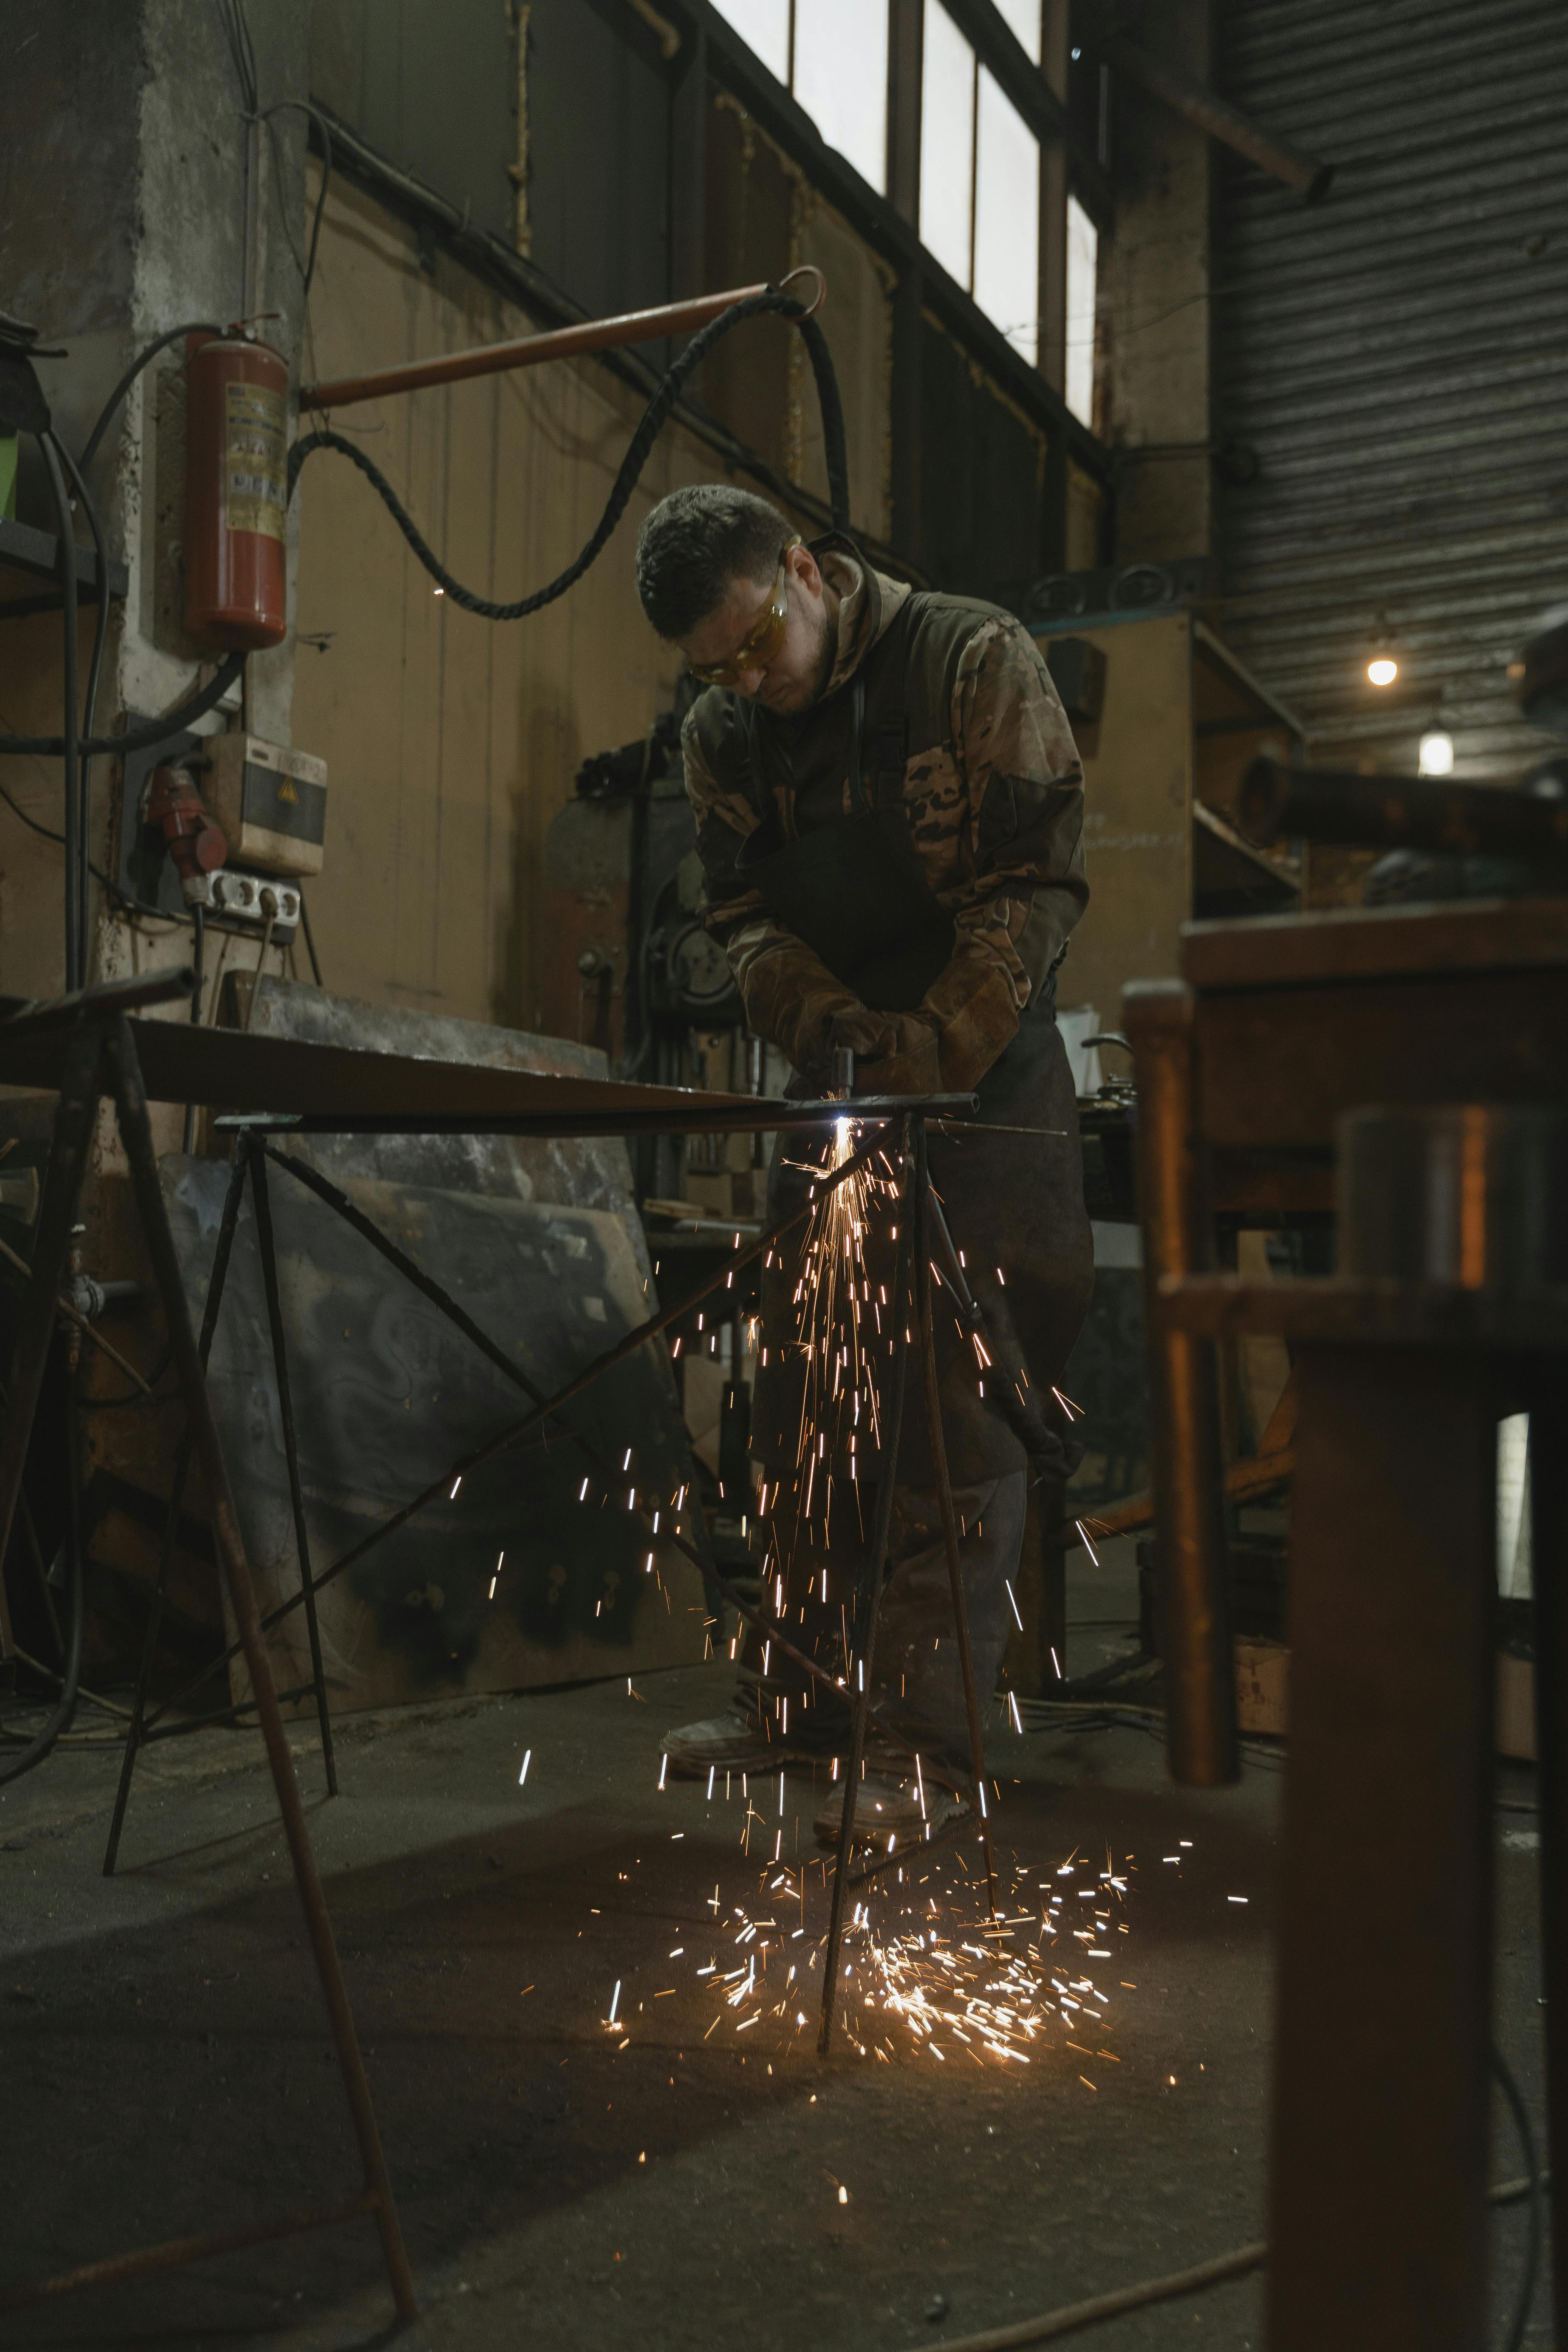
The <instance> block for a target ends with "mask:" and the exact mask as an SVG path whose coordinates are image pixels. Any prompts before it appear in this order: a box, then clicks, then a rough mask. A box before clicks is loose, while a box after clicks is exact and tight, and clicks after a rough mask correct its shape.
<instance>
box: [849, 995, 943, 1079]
mask: <svg viewBox="0 0 1568 2352" xmlns="http://www.w3.org/2000/svg"><path fill="white" fill-rule="evenodd" d="M879 1017H880V1018H881V1019H882V1020H884V1021H885V1022H887V1024H888V1026H889V1031H890V1033H891V1034H890V1035H889V1041H888V1045H887V1046H886V1048H885V1049H884V1051H883V1052H882V1053H881V1054H879V1055H876V1056H875V1057H872V1058H868V1059H867V1060H864V1061H862V1060H861V1059H860V1057H859V1056H858V1055H857V1056H856V1061H855V1091H856V1093H857V1094H858V1095H935V1094H941V1093H942V1091H943V1086H944V1081H943V1078H942V1059H941V1043H940V1040H939V1038H938V1035H937V1032H936V1027H935V1024H933V1023H932V1022H931V1020H929V1019H928V1018H927V1017H926V1016H925V1015H924V1014H923V1013H897V1014H888V1013H884V1014H882V1015H880V1016H879Z"/></svg>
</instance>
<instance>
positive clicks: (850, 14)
mask: <svg viewBox="0 0 1568 2352" xmlns="http://www.w3.org/2000/svg"><path fill="white" fill-rule="evenodd" d="M715 5H716V6H717V8H718V11H719V14H720V15H721V16H722V17H724V18H725V19H726V20H727V21H728V22H729V23H730V24H731V25H733V26H734V27H735V30H736V31H737V32H738V33H739V34H740V35H741V37H742V39H743V40H744V41H745V42H746V43H747V45H748V47H751V48H752V49H754V50H755V51H756V53H757V56H758V57H759V58H761V59H762V61H763V64H764V65H765V66H766V67H767V68H768V69H769V71H770V72H772V73H774V74H776V75H777V76H778V78H779V79H780V81H782V82H784V84H785V85H786V86H787V87H788V89H791V90H792V91H793V92H794V94H795V98H796V99H797V100H799V102H800V104H801V106H802V107H803V108H804V109H805V111H806V113H807V114H809V115H810V117H811V119H812V121H814V122H815V123H816V127H817V129H818V130H819V131H821V133H822V136H823V138H824V139H825V140H826V143H827V144H828V146H829V147H836V148H837V150H838V152H839V153H840V154H841V155H842V156H844V157H845V159H846V160H847V162H848V163H853V165H854V166H855V169H856V170H857V171H858V173H859V174H860V176H861V178H862V179H863V180H868V181H869V183H870V184H871V186H872V187H874V188H875V189H876V191H877V194H879V195H883V194H886V193H887V184H888V0H715Z"/></svg>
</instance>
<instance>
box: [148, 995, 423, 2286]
mask: <svg viewBox="0 0 1568 2352" xmlns="http://www.w3.org/2000/svg"><path fill="white" fill-rule="evenodd" d="M110 1056H111V1061H112V1072H113V1081H114V1097H115V1104H116V1108H117V1110H118V1112H119V1118H120V1131H121V1140H122V1142H123V1144H124V1147H125V1152H126V1157H127V1159H128V1160H129V1161H130V1163H131V1177H132V1186H133V1188H134V1190H135V1194H136V1200H137V1205H138V1207H139V1209H140V1211H141V1214H142V1228H143V1232H144V1234H145V1237H146V1242H147V1248H148V1254H149V1255H150V1256H151V1258H152V1261H153V1278H154V1281H155V1282H156V1285H157V1287H158V1289H159V1291H160V1292H161V1294H162V1297H163V1312H164V1314H165V1316H166V1318H167V1319H168V1328H169V1339H170V1342H171V1345H172V1348H173V1350H174V1361H175V1364H176V1366H177V1368H178V1371H179V1377H180V1384H181V1386H182V1388H183V1389H184V1392H185V1409H186V1412H187V1413H188V1414H189V1416H190V1425H191V1431H192V1436H193V1440H194V1446H195V1457H196V1460H197V1461H198V1463H199V1464H200V1465H201V1469H202V1475H203V1477H204V1479H205V1484H206V1487H207V1493H208V1496H209V1501H210V1507H211V1511H212V1521H213V1533H214V1537H215V1539H216V1548H217V1553H218V1559H219V1561H220V1563H221V1565H222V1569H223V1572H224V1575H225V1578H226V1582H227V1585H228V1590H229V1599H230V1601H231V1603H232V1606H233V1609H234V1613H235V1616H236V1619H237V1622H238V1625H239V1630H240V1640H241V1643H242V1645H243V1648H244V1651H245V1656H246V1663H247V1666H248V1667H249V1670H250V1679H251V1686H252V1689H253V1691H254V1693H255V1696H256V1703H257V1714H258V1717H259V1720H260V1725H261V1733H262V1738H263V1739H264V1740H265V1742H266V1746H267V1759H268V1765H269V1766H270V1768H271V1772H272V1780H273V1786H274V1788H275V1789H276V1790H277V1793H278V1806H279V1811H280V1813H281V1814H282V1817H283V1828H284V1834H285V1836H286V1837H287V1839H288V1842H289V1859H290V1861H291V1862H292V1864H293V1868H294V1878H295V1884H296V1885H297V1886H298V1888H299V1890H300V1907H301V1909H302V1910H303V1912H304V1915H305V1925H306V1929H307V1932H308V1933H309V1935H310V1944H311V1948H312V1950H313V1953H314V1956H315V1961H316V1970H317V1974H318V1976H319V1978H320V1979H321V1993H322V1998H323V2000H324V2001H325V2004H326V2009H327V2016H328V2020H329V2022H330V2024H331V2035H332V2043H333V2047H334V2049H335V2051H336V2053H337V2059H338V2064H339V2066H340V2068H341V2069H342V2077H343V2089H344V2093H345V2095H346V2096H347V2099H348V2104H349V2111H350V2114H351V2115H352V2116H353V2126H354V2133H355V2137H356V2138H357V2139H358V2142H359V2149H360V2158H361V2162H362V2164H363V2168H364V2185H365V2190H366V2193H367V2195H368V2196H370V2197H371V2198H373V2199H374V2206H375V2218H376V2226H377V2228H378V2230H379V2231H380V2233H381V2246H382V2257H383V2260H384V2263H385V2266H386V2273H387V2277H388V2280H389V2282H390V2284H391V2287H392V2293H393V2297H394V2300H395V2304H396V2306H397V2311H398V2314H399V2316H400V2317H402V2318H404V2319H412V2318H415V2317H416V2315H417V2313H418V2307H419V2306H418V2302H417V2299H416V2295H415V2292H414V2278H413V2273H411V2271H410V2270H409V2267H408V2256H407V2252H406V2251H405V2246H404V2242H403V2231H402V2228H401V2225H400V2223H399V2221H398V2218H397V2207H396V2203H395V2199H394V2197H393V2193H392V2182H391V2180H390V2179H389V2177H388V2174H387V2170H386V2159H385V2157H384V2154H383V2152H382V2147H381V2136H380V2133H379V2132H378V2130H377V2128H376V2121H375V2111H374V2107H373V2105H372V2104H371V2096H370V2084H369V2083H368V2081H367V2080H366V2077H365V2071H364V2060H363V2056H362V2054H361V2052H360V2046H359V2038H358V2035H357V2034H356V2032H355V2031H354V2022H353V2012H352V2011H351V2010H350V2008H349V2000H348V1992H347V1989H346V1987H345V1986H344V1983H343V1977H342V1966H341V1964H340V1961H339V1958H338V1951H337V1945H336V1943H335V1941H334V1939H333V1936H332V1925H331V1919H330V1917H329V1916H328V1913H327V1906H326V1898H325V1896H324V1895H323V1893H322V1890H321V1875H320V1873H319V1872H318V1870H317V1867H316V1857H315V1854H314V1852H313V1851H312V1849H311V1845H310V1830H309V1828H308V1826H307V1824H306V1821H305V1811H304V1806H303V1804H302V1803H301V1801H300V1789H299V1783H298V1782H297V1780H295V1778H294V1765H293V1759H292V1758H291V1756H290V1755H289V1740H288V1736H287V1734H286V1732H285V1730H284V1727H283V1717H282V1715H281V1713H280V1711H279V1706H278V1696H277V1691H276V1688H275V1686H274V1685H273V1680H272V1667H271V1663H270V1660H269V1659H268V1653H267V1643H266V1640H265V1638H264V1636H263V1633H262V1631H261V1620H260V1613H259V1612H258V1609H257V1605H256V1593H255V1590H254V1587H253V1586H252V1583H251V1580H250V1567H249V1563H248V1562H247V1559H246V1556H245V1548H244V1545H243V1543H242V1542H241V1539H240V1533H239V1520H238V1517H237V1513H236V1510H235V1505H234V1497H233V1495H232V1493H231V1491H230V1488H229V1483H228V1472H227V1466H226V1464H225V1461H224V1457H223V1447H222V1444H221V1443H220V1441H219V1438H218V1433H217V1424H216V1422H215V1420H214V1419H213V1412H212V1404H211V1401H210V1399H209V1398H208V1396H207V1391H206V1382H205V1379H204V1377H203V1374H202V1366H201V1360H200V1358H199V1356H198V1355H197V1352H196V1341H195V1333H194V1332H193V1330H192V1328H191V1318H190V1312H189V1309H188V1307H187V1306H186V1303H185V1293H184V1284H183V1282H182V1279H181V1275H180V1267H179V1261H178V1259H177V1257H176V1255H175V1252H174V1235H173V1234H172V1233H171V1232H170V1230H169V1222H168V1218H167V1216H166V1214H165V1213H164V1208H163V1190H162V1187H161V1186H160V1183H159V1181H158V1160H157V1153H156V1151H155V1150H154V1147H153V1130H152V1126H151V1123H150V1121H149V1119H148V1116H147V1096H146V1091H145V1089H144V1087H142V1073H141V1070H140V1068H139V1066H138V1064H137V1060H136V1045H135V1041H134V1039H133V1037H132V1033H131V1029H130V1027H129V1024H127V1023H126V1021H125V1020H124V1019H123V1018H121V1019H120V1020H118V1021H117V1022H116V1023H115V1025H114V1030H113V1033H112V1039H111V1043H110Z"/></svg>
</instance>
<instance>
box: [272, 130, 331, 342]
mask: <svg viewBox="0 0 1568 2352" xmlns="http://www.w3.org/2000/svg"><path fill="white" fill-rule="evenodd" d="M275 114H302V115H304V116H305V117H306V119H307V121H310V122H313V123H314V124H315V126H316V129H317V131H318V132H319V133H320V136H321V193H320V194H319V195H318V196H317V198H316V210H315V215H314V217H313V219H312V221H311V223H310V245H309V247H308V248H307V249H306V251H305V252H304V253H303V254H301V253H300V249H299V247H297V246H296V245H295V243H294V232H293V230H292V229H291V228H290V227H289V213H288V208H287V206H286V205H284V203H283V163H282V158H281V156H280V155H279V152H278V133H277V131H276V130H275V129H274V128H273V123H272V118H273V116H274V115H275ZM258 121H261V122H264V123H265V124H266V126H267V137H268V143H269V145H270V146H271V149H272V168H273V172H274V174H275V176H276V178H277V182H278V191H279V194H278V208H279V213H280V214H281V215H282V218H283V236H284V239H285V242H286V243H287V245H288V247H289V253H290V254H291V255H292V256H293V260H294V267H295V268H296V269H297V270H298V271H299V273H300V299H302V300H304V301H307V302H308V301H309V300H310V283H311V280H312V279H313V278H314V277H315V275H316V248H317V247H318V246H319V245H320V244H321V215H323V213H324V212H325V211H326V209H327V191H328V189H329V188H330V187H331V184H332V134H331V131H330V130H329V128H328V126H327V120H326V117H325V115H323V114H322V113H321V110H320V108H319V107H314V106H310V105H308V104H307V103H306V101H305V100H303V99H302V98H280V99H279V100H278V102H277V104H276V105H275V106H268V107H264V108H263V109H262V111H261V113H260V115H259V116H258Z"/></svg>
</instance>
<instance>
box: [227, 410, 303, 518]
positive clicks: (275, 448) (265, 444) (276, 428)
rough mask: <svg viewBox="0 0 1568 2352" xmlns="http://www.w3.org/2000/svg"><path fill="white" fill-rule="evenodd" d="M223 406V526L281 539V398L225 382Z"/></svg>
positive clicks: (284, 419)
mask: <svg viewBox="0 0 1568 2352" xmlns="http://www.w3.org/2000/svg"><path fill="white" fill-rule="evenodd" d="M224 406H225V412H226V413H225V424H226V428H227V429H226V436H225V458H224V469H223V470H224V506H225V513H224V521H225V524H226V528H227V529H228V530H256V531H259V532H260V533H261V535H262V537H263V538H264V539H281V538H282V537H283V536H284V518H285V514H286V512H287V507H286V503H285V499H284V491H283V484H284V478H285V467H286V460H287V449H288V443H287V433H288V423H287V417H286V414H285V408H284V397H283V394H281V393H280V392H275V391H274V390H273V388H272V386H271V385H270V384H267V383H227V384H225V386H224Z"/></svg>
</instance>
